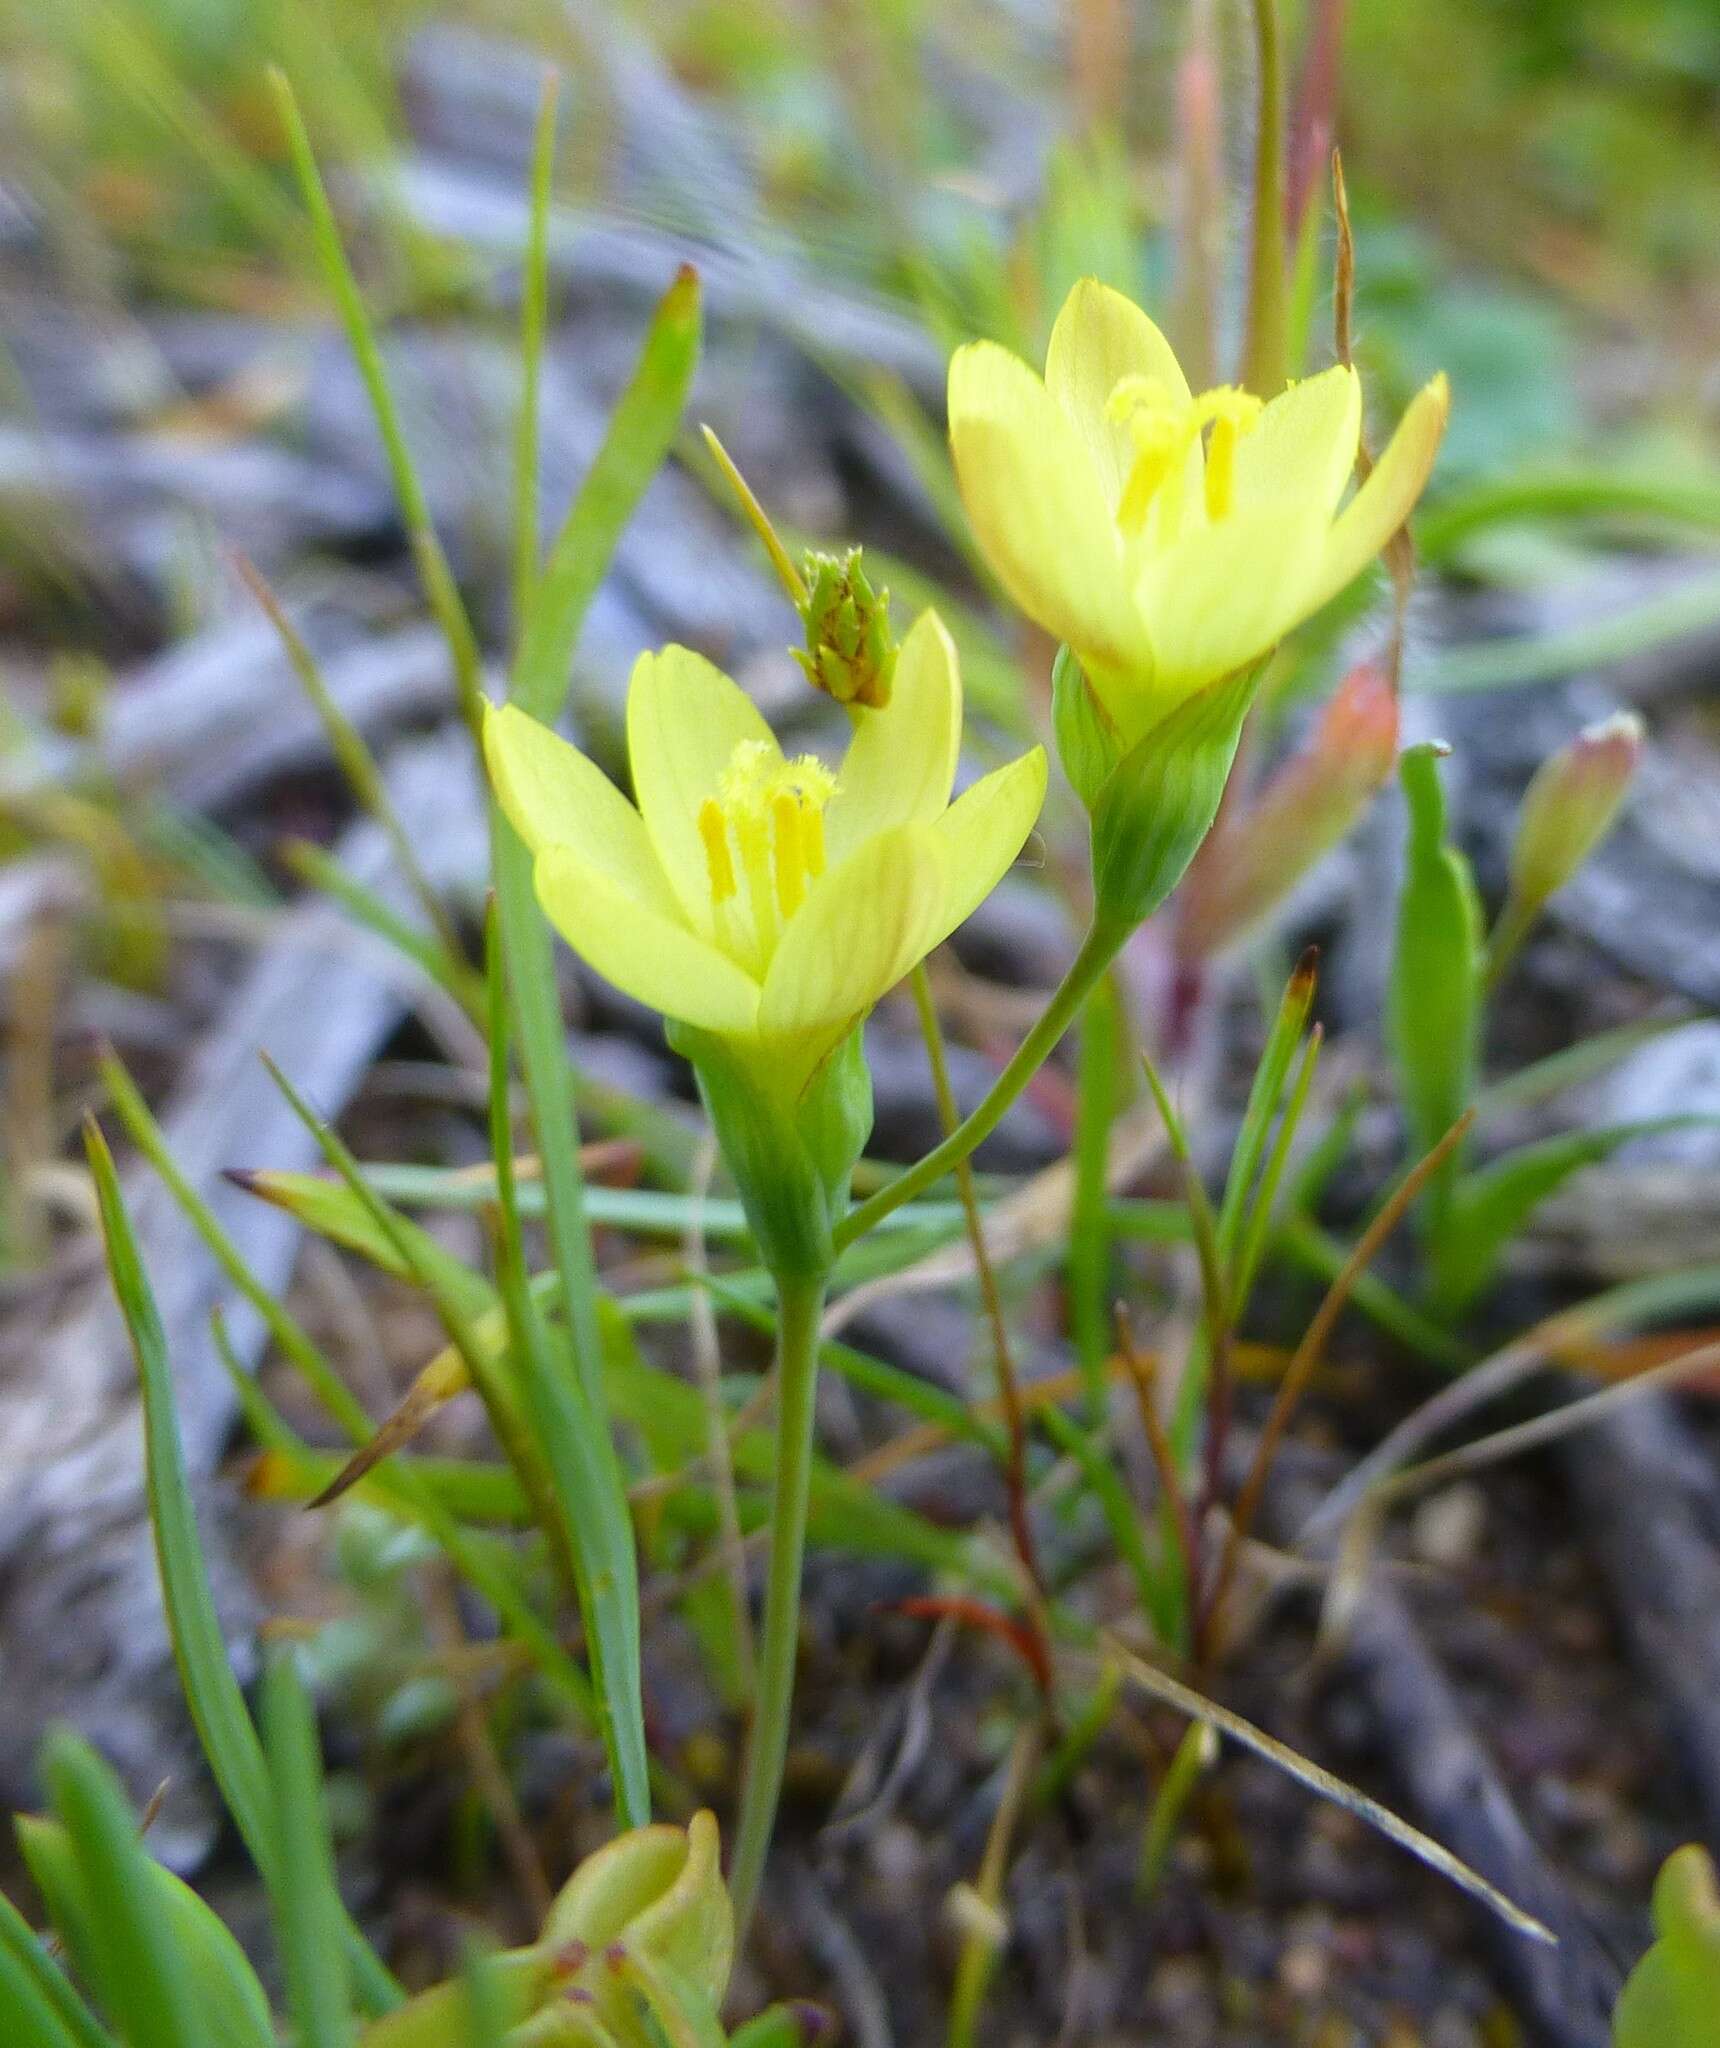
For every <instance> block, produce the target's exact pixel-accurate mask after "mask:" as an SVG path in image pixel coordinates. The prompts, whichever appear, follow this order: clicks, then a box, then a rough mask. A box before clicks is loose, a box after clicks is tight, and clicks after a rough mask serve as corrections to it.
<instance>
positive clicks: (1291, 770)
mask: <svg viewBox="0 0 1720 2048" xmlns="http://www.w3.org/2000/svg"><path fill="white" fill-rule="evenodd" d="M1397 743H1398V702H1397V695H1396V693H1395V691H1394V690H1393V689H1392V687H1391V682H1390V679H1389V677H1388V676H1387V674H1386V672H1385V670H1384V669H1383V668H1381V667H1379V666H1378V665H1377V664H1374V663H1365V664H1364V665H1363V666H1362V667H1360V668H1357V669H1353V670H1352V671H1351V672H1350V674H1349V675H1347V676H1346V677H1345V678H1344V680H1343V682H1342V683H1340V684H1339V686H1338V688H1337V690H1336V691H1335V692H1334V693H1333V696H1332V700H1331V702H1330V703H1329V704H1328V705H1327V706H1326V708H1325V710H1324V711H1323V712H1322V713H1321V715H1320V720H1319V723H1318V724H1317V725H1316V726H1315V728H1314V730H1313V732H1312V733H1311V734H1310V735H1309V738H1308V740H1307V743H1306V744H1305V745H1304V746H1302V747H1301V748H1300V749H1298V751H1297V752H1296V753H1294V754H1292V755H1291V756H1290V758H1289V759H1288V760H1287V761H1286V762H1285V763H1284V764H1283V766H1282V767H1280V768H1279V769H1278V770H1277V771H1276V772H1275V773H1274V774H1273V775H1272V776H1271V777H1270V778H1269V779H1268V780H1267V782H1266V784H1265V786H1264V788H1263V789H1262V790H1261V791H1260V793H1259V795H1258V796H1257V797H1256V798H1255V800H1254V802H1253V803H1252V804H1250V805H1249V806H1248V807H1247V809H1246V810H1243V811H1242V812H1241V813H1240V814H1239V815H1231V816H1228V817H1224V818H1221V820H1220V822H1219V825H1218V829H1217V830H1216V831H1215V832H1214V833H1213V834H1212V836H1211V838H1210V839H1208V841H1207V843H1206V845H1205V846H1204V847H1202V849H1201V851H1200V854H1199V857H1198V858H1197V859H1196V861H1195V864H1194V866H1193V868H1192V869H1191V870H1190V871H1189V877H1188V881H1187V882H1186V884H1185V885H1184V888H1183V893H1182V897H1181V904H1182V917H1181V923H1180V926H1179V933H1178V937H1179V944H1180V945H1181V947H1182V950H1183V952H1184V954H1185V956H1187V957H1189V958H1203V957H1206V956H1208V955H1211V954H1213V953H1217V952H1220V951H1222V950H1223V948H1224V947H1226V946H1228V945H1230V944H1232V943H1233V942H1234V941H1235V940H1237V939H1239V938H1241V937H1243V936H1244V934H1246V933H1247V932H1248V931H1250V930H1252V929H1253V927H1254V926H1255V925H1257V924H1258V923H1259V922H1260V921H1261V919H1262V918H1264V917H1265V916H1266V915H1267V914H1268V913H1269V912H1270V911H1271V910H1273V909H1274V908H1275V907H1276V906H1277V905H1278V904H1279V903H1281V902H1282V901H1283V900H1284V898H1285V897H1286V896H1287V895H1289V893H1290V891H1291V890H1292V889H1293V888H1294V887H1295V885H1296V884H1297V883H1298V882H1299V881H1300V880H1301V879H1302V877H1303V876H1304V875H1305V874H1307V872H1308V871H1309V869H1310V868H1312V867H1313V865H1314V863H1315V862H1316V861H1318V860H1319V859H1320V858H1321V857H1322V856H1323V855H1325V854H1327V853H1329V852H1330V851H1331V849H1332V848H1333V847H1334V846H1336V845H1337V843H1338V841H1339V840H1340V839H1342V838H1343V837H1344V835H1345V833H1346V832H1348V831H1349V830H1350V828H1351V827H1352V826H1353V825H1354V824H1355V823H1356V821H1357V819H1358V818H1360V816H1361V815H1362V813H1363V811H1365V810H1366V809H1367V807H1368V805H1369V804H1370V803H1371V802H1372V801H1373V798H1374V796H1375V794H1376V793H1377V792H1378V790H1379V789H1380V787H1381V785H1382V784H1383V783H1384V782H1385V780H1386V778H1387V777H1388V776H1389V775H1390V774H1391V771H1392V763H1393V761H1394V760H1395V759H1396V758H1397Z"/></svg>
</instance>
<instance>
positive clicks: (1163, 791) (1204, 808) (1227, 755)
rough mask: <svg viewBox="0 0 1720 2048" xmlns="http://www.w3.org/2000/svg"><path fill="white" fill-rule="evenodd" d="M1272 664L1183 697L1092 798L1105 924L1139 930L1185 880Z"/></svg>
mask: <svg viewBox="0 0 1720 2048" xmlns="http://www.w3.org/2000/svg"><path fill="white" fill-rule="evenodd" d="M1263 668H1264V664H1263V663H1261V664H1257V665H1256V666H1254V667H1253V668H1248V669H1239V670H1238V671H1237V672H1236V673H1235V674H1234V675H1231V676H1226V677H1225V678H1224V679H1223V680H1222V681H1220V682H1216V683H1213V684H1211V685H1209V686H1208V687H1207V688H1206V689H1204V690H1202V691H1200V692H1199V693H1198V694H1197V695H1195V696H1193V697H1190V698H1188V699H1186V700H1185V701H1184V702H1183V703H1181V704H1179V705H1178V706H1177V708H1176V709H1175V710H1174V711H1173V712H1171V713H1170V715H1169V716H1168V717H1166V718H1163V719H1161V720H1160V721H1159V723H1158V724H1157V725H1155V726H1154V727H1153V728H1152V729H1151V730H1150V731H1149V732H1148V733H1147V734H1146V736H1145V737H1144V738H1142V739H1140V740H1137V741H1136V743H1135V744H1134V746H1132V747H1131V748H1129V750H1128V751H1127V752H1126V753H1124V754H1123V755H1122V756H1121V758H1120V759H1119V760H1118V761H1117V763H1116V765H1115V767H1113V768H1112V770H1111V772H1110V774H1109V775H1107V776H1106V778H1105V780H1104V782H1103V783H1102V784H1101V785H1100V787H1099V789H1098V791H1097V794H1096V795H1095V797H1094V798H1093V800H1092V802H1091V803H1090V804H1089V805H1088V809H1089V811H1090V813H1091V816H1092V827H1093V915H1094V921H1095V923H1098V924H1104V925H1109V926H1111V927H1112V928H1113V929H1119V930H1132V929H1133V928H1134V927H1135V926H1136V925H1138V924H1141V923H1143V922H1144V921H1145V920H1146V919H1147V918H1149V917H1151V915H1152V914H1153V912H1154V911H1155V910H1157V909H1158V907H1159V905H1160V904H1161V903H1163V901H1164V900H1165V898H1166V897H1167V896H1168V895H1169V894H1170V893H1171V891H1172V890H1173V889H1174V888H1175V887H1176V885H1177V883H1178V882H1180V881H1181V880H1182V878H1183V874H1184V872H1185V871H1186V870H1187V868H1188V865H1189V862H1190V861H1192V860H1193V859H1194V857H1195V855H1196V853H1197V852H1198V851H1199V850H1200V846H1201V842H1202V841H1203V840H1204V839H1205V838H1206V835H1207V833H1208V832H1209V831H1211V829H1212V823H1213V820H1214V818H1216V817H1217V815H1218V806H1219V803H1220V801H1221V800H1222V798H1223V796H1224V787H1225V784H1226V783H1227V782H1228V781H1229V779H1230V771H1231V768H1232V766H1233V765H1234V763H1235V760H1236V749H1237V745H1238V743H1239V741H1240V740H1241V737H1242V722H1243V720H1244V719H1245V718H1246V717H1247V716H1248V712H1249V708H1250V706H1251V705H1252V704H1253V702H1254V698H1255V695H1256V693H1257V691H1258V690H1259V687H1260V678H1261V674H1262V671H1263ZM1061 737H1062V735H1061V733H1060V734H1059V739H1060V740H1061ZM1077 786H1078V787H1079V785H1077Z"/></svg>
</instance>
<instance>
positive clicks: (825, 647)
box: [794, 548, 896, 711]
mask: <svg viewBox="0 0 1720 2048" xmlns="http://www.w3.org/2000/svg"><path fill="white" fill-rule="evenodd" d="M801 567H802V577H803V581H804V583H805V595H804V596H803V597H802V598H801V600H800V602H799V607H798V609H799V612H800V616H801V621H802V623H803V624H804V625H805V627H806V651H805V652H804V653H802V652H801V650H800V649H799V648H795V649H794V658H795V660H796V661H798V662H799V663H800V666H801V667H802V669H804V670H805V672H806V679H807V681H808V682H809V683H811V684H812V685H813V687H814V688H815V689H819V690H822V691H824V693H825V694H826V695H827V696H830V697H834V698H835V699H836V701H837V703H838V704H864V705H866V706H867V707H868V708H869V709H871V710H873V711H882V710H883V708H884V707H885V705H886V704H888V703H889V701H890V684H891V681H892V679H893V678H894V676H895V673H896V643H895V641H894V640H893V639H892V638H891V637H890V593H889V592H888V591H887V590H874V589H873V587H872V583H871V579H870V578H869V577H868V576H867V574H866V569H865V565H864V563H863V562H862V560H861V557H860V550H859V549H858V548H850V549H849V550H848V553H847V554H846V555H845V556H843V557H842V558H841V559H840V560H838V558H837V557H836V556H835V555H825V554H818V553H809V554H808V555H807V556H806V558H805V561H804V562H803V563H802V565H801Z"/></svg>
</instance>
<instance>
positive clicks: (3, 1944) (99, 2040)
mask: <svg viewBox="0 0 1720 2048" xmlns="http://www.w3.org/2000/svg"><path fill="white" fill-rule="evenodd" d="M0 2012H4V2013H5V2014H7V2016H8V2017H9V2018H10V2019H11V2020H12V2022H13V2024H14V2025H16V2026H18V2027H20V2028H21V2029H22V2038H21V2040H20V2043H19V2048H115V2044H114V2040H113V2037H112V2036H111V2035H110V2034H109V2033H108V2031H107V2029H106V2028H105V2027H104V2026H103V2025H102V2024H101V2022H100V2021H99V2020H98V2019H97V2018H96V2016H95V2014H94V2013H93V2012H91V2011H90V2009H89V2007H88V2006H87V2005H86V2004H85V2003H84V2001H83V2000H82V1998H80V1997H79V1995H78V1993H77V1990H76V1988H75V1987H74V1986H73V1984H72V1982H71V1980H70V1978H68V1977H67V1975H66V1973H65V1971H64V1970H62V1969H60V1968H59V1967H58V1966H57V1965H56V1964H55V1963H54V1962H52V1961H51V1960H50V1958H49V1956H48V1952H47V1950H46V1949H45V1948H44V1947H43V1946H42V1943H41V1942H40V1941H39V1940H38V1939H37V1937H36V1934H35V1933H34V1931H33V1930H32V1928H31V1927H30V1924H29V1922H28V1921H27V1920H26V1919H25V1918H24V1916H23V1914H22V1913H20V1912H19V1911H18V1908H17V1907H16V1906H15V1905H13V1903H12V1901H11V1900H10V1899H9V1898H8V1897H7V1896H6V1894H5V1893H4V1892H0Z"/></svg>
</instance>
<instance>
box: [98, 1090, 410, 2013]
mask: <svg viewBox="0 0 1720 2048" xmlns="http://www.w3.org/2000/svg"><path fill="white" fill-rule="evenodd" d="M84 1147H85V1151H86V1153H87V1155H88V1158H89V1165H90V1174H91V1178H92V1179H93V1181H94V1183H95V1189H96V1200H97V1203H98V1205H99V1207H100V1211H101V1224H102V1236H103V1239H104V1241H105V1243H106V1246H107V1259H108V1267H109V1271H110V1272H111V1274H112V1276H113V1285H114V1292H115V1294H116V1295H117V1296H118V1299H119V1305H120V1309H121V1312H122V1314H123V1315H124V1317H125V1324H126V1329H127V1331H128V1333H129V1335H130V1337H131V1345H132V1351H133V1354H134V1355H135V1357H136V1360H137V1369H138V1379H139V1383H140V1386H141V1388H142V1394H143V1422H144V1452H145V1464H146V1468H147V1474H148V1485H149V1517H150V1525H151V1527H152V1529H153V1530H154V1534H155V1554H156V1561H157V1564H158V1567H159V1569H160V1573H161V1591H162V1600H163V1604H164V1605H165V1608H166V1611H167V1624H168V1632H169V1634H170V1636H171V1638H172V1642H173V1655H174V1661H175V1663H176V1664H177V1666H178V1668H179V1679H180V1683H181V1685H182V1686H183V1687H184V1689H185V1699H186V1704H187V1706H188V1707H189V1709H190V1712H191V1718H192V1722H193V1724H194V1725H195V1727H196V1729H197V1736H198V1740H199V1742H200V1743H201V1744H202V1746H203V1754H204V1756H205V1757H206V1758H207V1759H208V1762H209V1768H210V1770H211V1771H212V1772H213V1773H214V1776H215V1782H216V1784H217V1785H219V1786H220V1788H221V1796H222V1798H223V1799H224V1800H225V1801H226V1803H227V1810H228V1811H229V1812H230V1813H231V1814H232V1816H233V1819H234V1823H235V1824H236V1826H237V1827H238V1829H239V1832H240V1834H241V1835H242V1836H243V1837H244V1839H245V1846H246V1847H247V1848H248V1849H249V1850H250V1852H251V1855H252V1858H253V1860H254V1861H255V1862H256V1865H257V1867H258V1869H259V1870H260V1871H262V1872H263V1874H264V1876H265V1877H267V1875H268V1873H269V1870H270V1868H271V1867H272V1863H273V1859H274V1854H275V1843H274V1824H273V1817H272V1808H271V1802H270V1793H269V1774H268V1767H267V1765H266V1764H265V1763H264V1760H263V1750H262V1745H261V1743H260V1742H259V1741H258V1740H257V1731H256V1729H255V1727H254V1726H253V1725H252V1721H251V1716H250V1713H249V1710H248V1709H247V1708H246V1705H245V1700H244V1695H243V1694H242V1693H241V1692H240V1690H239V1681H238V1680H237V1679H236V1678H235V1677H234V1676H233V1670H232V1666H231V1665H230V1664H229V1662H228V1660H227V1640H226V1637H225V1635H224V1634H223V1633H222V1629H221V1623H220V1619H219V1617H218V1616H217V1614H216V1611H215V1598H214V1595H213V1593H212V1592H211V1591H210V1587H209V1573H208V1568H207V1566H206V1564H205V1562H204V1558H203V1547H202V1544H201V1542H200V1541H199V1538H198V1534H197V1517H196V1513H195V1511H194V1509H193V1507H192V1504H191V1484H190V1478H189V1475H188V1473H187V1471H186V1466H185V1448H184V1445H183V1444H182V1443H181V1441H180V1436H179V1418H178V1416H177V1414H176V1413H175V1411H174V1405H173V1369H172V1366H171V1365H170V1363H169V1361H168V1357H167V1340H166V1337H165V1336H164V1334H163V1332H162V1328H161V1318H160V1315H159V1313H158V1312H157V1309H156V1306H155V1297H154V1295H153V1293H152V1292H151V1290H150V1286H149V1281H148V1278H147V1276H146V1275H145V1273H144V1270H143V1262H142V1259H141V1258H140V1256H139V1254H138V1249H137V1239H136V1237H135V1236H134V1234H133V1232H132V1228H131V1219H130V1217H129V1216H128V1215H127V1214H126V1209H125V1202H124V1198H123V1197H122V1196H121V1194H120V1188H119V1176H118V1174H117V1173H116V1172H115V1170H114V1163H113V1154H112V1153H111V1152H110V1151H109V1150H108V1145H107V1140H106V1139H105V1138H104V1137H103V1136H102V1134H101V1131H100V1129H99V1128H98V1126H97V1125H96V1123H95V1120H94V1119H93V1118H90V1119H88V1120H87V1121H86V1123H85V1126H84ZM344 1938H345V1940H346V1941H347V1944H348V1946H349V1947H350V1948H351V1949H352V1951H353V1954H354V1958H355V1962H356V1966H357V1968H358V1970H359V1972H360V1977H361V1983H362V1987H363V1992H364V1997H365V2001H366V2004H367V2005H369V2006H370V2007H371V2008H372V2009H374V2010H379V2011H382V2010H386V2009H387V2008H388V2007H390V2006H392V2005H396V2004H398V2003H399V2002H400V1999H401V1998H402V1996H403V1995H404V1994H403V1993H402V1992H401V1990H400V1988H399V1986H398V1985H397V1984H396V1983H395V1982H394V1979H393V1978H392V1977H391V1976H390V1975H389V1973H388V1971H387V1970H386V1969H385V1968H384V1967H383V1965H382V1963H381V1962H380V1960H379V1959H378V1958H377V1956H376V1955H375V1953H374V1951H373V1950H372V1949H371V1947H370V1944H369V1943H368V1942H367V1941H366V1940H365V1938H364V1936H363V1935H362V1934H360V1933H359V1931H358V1929H357V1928H356V1927H354V1926H352V1925H351V1923H350V1922H349V1923H348V1924H347V1927H346V1931H345V1937H344Z"/></svg>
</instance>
